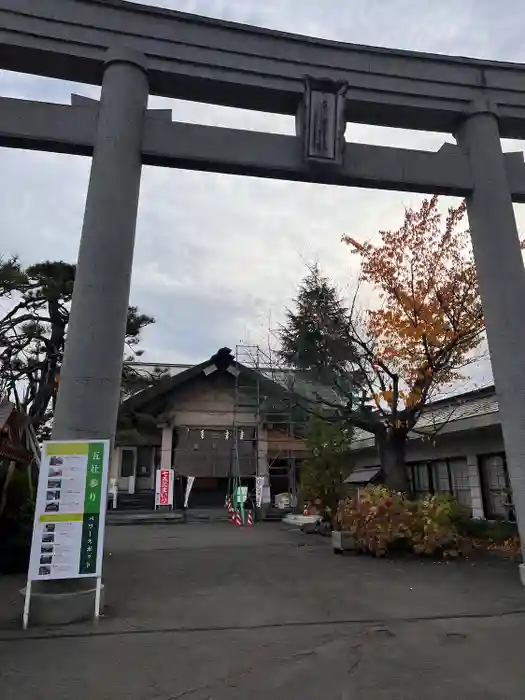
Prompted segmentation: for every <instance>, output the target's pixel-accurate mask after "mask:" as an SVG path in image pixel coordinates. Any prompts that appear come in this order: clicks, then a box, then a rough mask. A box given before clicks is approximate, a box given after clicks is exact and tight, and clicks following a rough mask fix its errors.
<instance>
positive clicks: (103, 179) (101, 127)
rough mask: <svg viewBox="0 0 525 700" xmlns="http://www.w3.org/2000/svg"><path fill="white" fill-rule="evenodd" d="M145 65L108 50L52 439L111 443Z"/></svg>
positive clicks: (131, 54)
mask: <svg viewBox="0 0 525 700" xmlns="http://www.w3.org/2000/svg"><path fill="white" fill-rule="evenodd" d="M148 92H149V90H148V78H147V72H146V59H145V57H144V56H143V55H142V54H140V53H136V52H135V51H133V50H130V49H127V48H117V49H110V50H109V51H108V54H107V59H106V62H105V68H104V76H103V80H102V95H101V100H100V104H99V106H98V122H97V131H96V138H95V145H94V151H93V160H92V165H91V176H90V180H89V187H88V193H87V200H86V209H85V214H84V224H83V227H82V236H81V240H80V250H79V255H78V264H77V273H76V279H75V287H74V292H73V300H72V303H71V318H70V321H69V325H68V333H67V342H66V347H65V354H64V363H63V367H62V370H61V374H60V387H59V391H58V399H57V406H56V411H55V419H54V424H53V433H52V437H53V439H54V440H74V439H93V438H99V439H104V438H105V439H107V438H111V439H113V437H114V434H115V428H116V420H117V413H118V406H119V398H120V382H121V372H122V358H123V351H124V340H125V334H126V321H127V313H128V303H129V292H130V283H131V270H132V265H133V251H134V245H135V228H136V221H137V210H138V201H139V190H140V178H141V171H142V154H141V146H142V134H143V128H144V122H145V115H146V109H147V102H148Z"/></svg>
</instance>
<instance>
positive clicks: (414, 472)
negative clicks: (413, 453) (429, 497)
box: [408, 462, 430, 496]
mask: <svg viewBox="0 0 525 700" xmlns="http://www.w3.org/2000/svg"><path fill="white" fill-rule="evenodd" d="M408 481H409V483H410V488H411V489H412V491H413V493H414V495H415V496H423V495H424V494H426V493H428V492H429V491H430V482H429V470H428V464H427V463H426V462H422V463H420V464H410V465H409V466H408Z"/></svg>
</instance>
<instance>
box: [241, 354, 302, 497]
mask: <svg viewBox="0 0 525 700" xmlns="http://www.w3.org/2000/svg"><path fill="white" fill-rule="evenodd" d="M235 367H236V376H235V399H234V408H233V428H232V430H233V446H232V447H233V455H232V477H233V482H237V483H240V482H241V479H242V472H243V471H245V473H246V471H248V470H247V469H244V470H243V464H242V457H241V456H240V454H239V446H240V445H241V444H242V443H243V438H244V435H243V432H244V431H245V430H246V429H247V426H248V425H253V428H254V434H253V440H254V447H255V449H254V450H253V452H254V454H255V465H254V466H255V469H254V470H251V469H250V470H249V471H251V472H252V473H255V474H256V475H257V476H259V475H260V473H259V472H260V458H261V454H262V452H263V444H264V442H266V445H265V449H266V450H267V451H268V450H269V449H271V454H268V452H267V453H266V456H265V458H266V460H267V463H268V474H269V477H270V479H271V477H272V476H273V477H274V479H275V477H279V476H281V477H282V478H283V479H284V477H285V478H286V480H287V485H286V491H281V493H283V492H287V493H288V496H289V500H290V503H291V504H292V506H293V507H295V506H296V504H297V496H298V488H299V484H298V478H297V464H296V451H295V449H294V443H295V439H296V427H297V420H296V417H295V416H294V410H293V406H291V405H290V402H287V401H286V400H283V397H285V395H286V391H287V389H286V381H285V380H284V377H283V375H284V374H285V373H286V372H287V370H280V369H277V368H275V367H274V366H273V363H272V362H271V358H270V357H269V356H268V355H266V354H265V353H264V352H263V351H262V350H261V348H260V347H259V346H258V345H245V344H238V345H237V346H236V348H235ZM243 370H244V371H243ZM246 370H247V371H246ZM263 426H264V428H266V429H269V430H271V432H272V440H271V441H268V440H267V439H266V440H264V437H266V438H267V436H263ZM276 434H279V435H280V436H281V437H280V439H276Z"/></svg>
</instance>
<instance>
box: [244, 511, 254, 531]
mask: <svg viewBox="0 0 525 700" xmlns="http://www.w3.org/2000/svg"><path fill="white" fill-rule="evenodd" d="M246 525H247V526H248V527H251V526H252V525H253V518H252V511H251V510H249V511H248V514H247V516H246Z"/></svg>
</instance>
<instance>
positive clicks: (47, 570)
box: [38, 566, 51, 576]
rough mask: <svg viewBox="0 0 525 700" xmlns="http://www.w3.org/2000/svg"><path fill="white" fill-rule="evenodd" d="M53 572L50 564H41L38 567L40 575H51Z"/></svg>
mask: <svg viewBox="0 0 525 700" xmlns="http://www.w3.org/2000/svg"><path fill="white" fill-rule="evenodd" d="M50 574H51V567H50V566H41V567H39V569H38V575H39V576H49V575H50Z"/></svg>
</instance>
